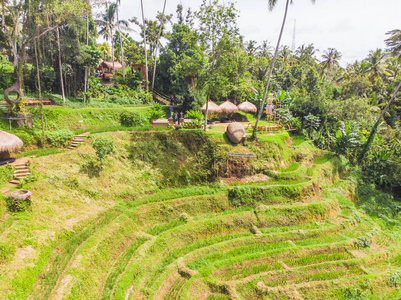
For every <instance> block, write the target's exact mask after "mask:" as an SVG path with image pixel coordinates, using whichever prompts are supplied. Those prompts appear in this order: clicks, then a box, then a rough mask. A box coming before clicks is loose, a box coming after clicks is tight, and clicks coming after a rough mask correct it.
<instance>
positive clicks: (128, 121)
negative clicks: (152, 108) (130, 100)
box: [120, 111, 146, 127]
mask: <svg viewBox="0 0 401 300" xmlns="http://www.w3.org/2000/svg"><path fill="white" fill-rule="evenodd" d="M145 121H146V119H145V118H144V117H143V116H142V115H141V114H139V113H138V112H128V111H123V112H122V113H121V114H120V123H121V125H123V126H127V127H133V126H142V125H144V124H145V123H146V122H145Z"/></svg>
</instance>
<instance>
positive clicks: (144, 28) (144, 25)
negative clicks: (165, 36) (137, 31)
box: [141, 0, 149, 91]
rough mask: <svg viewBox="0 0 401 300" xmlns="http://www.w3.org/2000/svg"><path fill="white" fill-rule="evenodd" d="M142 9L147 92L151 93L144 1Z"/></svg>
mask: <svg viewBox="0 0 401 300" xmlns="http://www.w3.org/2000/svg"><path fill="white" fill-rule="evenodd" d="M141 9H142V20H143V42H144V48H145V68H146V70H145V72H146V77H145V79H146V91H149V87H148V81H149V78H148V52H147V51H146V23H145V14H144V12H143V0H141Z"/></svg>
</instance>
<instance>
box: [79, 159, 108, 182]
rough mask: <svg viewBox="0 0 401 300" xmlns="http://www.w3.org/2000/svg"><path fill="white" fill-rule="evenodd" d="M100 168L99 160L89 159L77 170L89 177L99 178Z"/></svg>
mask: <svg viewBox="0 0 401 300" xmlns="http://www.w3.org/2000/svg"><path fill="white" fill-rule="evenodd" d="M102 169H103V167H102V165H101V163H100V162H99V161H97V160H95V159H90V160H88V161H86V162H84V163H83V164H82V165H81V168H80V169H79V172H81V173H84V174H87V175H88V176H89V178H93V177H96V178H99V177H100V172H101V171H102Z"/></svg>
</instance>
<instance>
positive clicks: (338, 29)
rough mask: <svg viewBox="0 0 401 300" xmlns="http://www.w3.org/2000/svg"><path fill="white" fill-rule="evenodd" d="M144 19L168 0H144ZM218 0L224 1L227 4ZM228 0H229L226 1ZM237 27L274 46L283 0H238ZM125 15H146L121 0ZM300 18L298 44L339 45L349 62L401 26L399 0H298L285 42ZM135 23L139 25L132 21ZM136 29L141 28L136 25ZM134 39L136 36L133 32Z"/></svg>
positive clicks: (186, 2) (171, 5) (170, 3)
mask: <svg viewBox="0 0 401 300" xmlns="http://www.w3.org/2000/svg"><path fill="white" fill-rule="evenodd" d="M143 2H144V10H145V18H147V19H155V16H156V12H157V11H162V9H163V4H164V0H144V1H143ZM201 2H202V1H201V0H181V1H180V0H167V6H166V13H168V14H170V13H173V14H174V17H175V10H176V8H177V4H180V3H181V4H182V5H183V6H184V9H185V10H186V9H187V8H188V7H190V8H191V9H192V10H193V11H194V10H198V8H199V6H200V4H201ZM223 2H224V1H223V0H220V3H223ZM225 2H226V3H227V2H228V1H225ZM235 3H236V8H237V9H238V10H239V11H240V17H239V20H238V26H239V28H240V32H241V35H243V36H244V37H245V40H246V41H248V40H256V41H257V42H259V43H260V42H261V41H263V40H268V41H270V44H271V45H272V46H274V45H276V43H277V38H278V33H279V30H280V26H281V22H282V18H283V14H284V6H285V0H279V1H278V4H277V6H276V7H275V9H274V10H273V11H272V12H270V11H269V10H268V6H267V0H238V1H235ZM120 15H121V19H125V20H128V19H130V18H132V17H133V16H136V17H137V18H138V19H139V20H142V15H141V7H140V0H135V1H132V0H121V12H120ZM294 20H296V31H295V32H296V37H295V46H296V47H299V46H300V45H302V44H311V43H313V44H314V45H315V47H316V48H317V49H319V50H320V52H318V53H317V54H316V56H317V57H318V58H321V54H322V52H323V51H324V50H326V49H327V48H336V49H337V50H338V51H340V52H341V54H342V60H341V64H342V65H343V66H345V65H346V64H347V63H352V62H354V61H355V60H361V59H363V58H365V57H366V56H367V55H368V53H369V51H370V50H374V49H376V48H385V44H384V40H385V39H386V34H385V33H386V32H388V31H390V30H392V29H400V28H401V0H316V3H315V4H312V1H310V0H294V4H293V5H291V6H290V9H289V12H288V17H287V23H286V27H285V31H284V34H283V39H282V45H288V46H290V47H291V46H292V40H293V32H294ZM133 26H135V25H133ZM135 29H138V28H135ZM133 36H134V38H135V39H138V37H137V36H135V34H133Z"/></svg>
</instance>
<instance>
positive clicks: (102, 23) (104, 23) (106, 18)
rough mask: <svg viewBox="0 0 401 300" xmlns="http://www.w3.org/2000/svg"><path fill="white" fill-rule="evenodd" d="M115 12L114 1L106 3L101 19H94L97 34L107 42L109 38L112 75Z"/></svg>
mask: <svg viewBox="0 0 401 300" xmlns="http://www.w3.org/2000/svg"><path fill="white" fill-rule="evenodd" d="M115 13H116V3H112V4H110V6H107V4H106V12H105V13H104V15H102V18H101V19H97V20H95V23H96V25H97V26H99V27H100V31H99V34H101V35H103V38H104V39H105V40H106V41H107V42H108V41H109V39H110V40H111V59H112V61H113V75H114V42H113V29H114V15H115Z"/></svg>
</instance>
